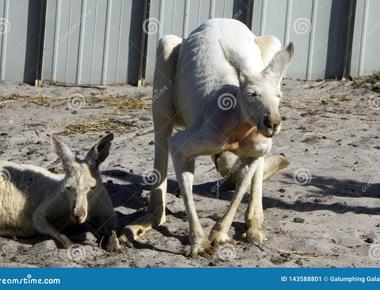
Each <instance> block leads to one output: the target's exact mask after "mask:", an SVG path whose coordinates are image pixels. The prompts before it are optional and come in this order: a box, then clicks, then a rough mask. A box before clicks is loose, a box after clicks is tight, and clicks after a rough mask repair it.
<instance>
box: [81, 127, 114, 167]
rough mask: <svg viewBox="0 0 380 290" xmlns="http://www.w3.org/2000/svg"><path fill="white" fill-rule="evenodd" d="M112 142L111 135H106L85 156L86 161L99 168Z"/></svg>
mask: <svg viewBox="0 0 380 290" xmlns="http://www.w3.org/2000/svg"><path fill="white" fill-rule="evenodd" d="M112 140H113V134H112V133H111V134H108V135H106V136H105V137H103V138H102V139H101V140H100V141H99V142H98V143H97V144H96V145H95V146H94V147H92V148H91V149H90V151H88V153H87V155H86V161H87V162H89V163H90V164H94V165H95V166H99V165H100V164H101V163H102V162H103V161H104V160H106V158H107V157H108V154H109V152H110V148H111V142H112Z"/></svg>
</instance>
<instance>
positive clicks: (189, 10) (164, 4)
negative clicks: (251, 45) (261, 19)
mask: <svg viewBox="0 0 380 290" xmlns="http://www.w3.org/2000/svg"><path fill="white" fill-rule="evenodd" d="M250 5H251V1H244V0H153V1H151V3H150V9H149V20H150V23H151V26H145V31H146V34H147V35H148V45H147V54H146V75H145V80H146V81H147V82H148V83H151V82H152V81H153V74H154V65H155V60H156V48H157V44H158V41H159V39H160V38H161V37H162V35H165V34H175V35H178V36H180V37H186V36H187V35H188V34H189V33H190V32H191V31H193V30H194V29H195V28H197V27H198V26H199V25H200V24H201V23H202V22H204V21H205V20H207V19H210V18H214V17H224V18H235V19H238V20H240V21H242V22H244V23H247V21H248V20H249V18H250V15H248V14H249V13H250V12H249V9H250Z"/></svg>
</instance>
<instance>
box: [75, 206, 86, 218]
mask: <svg viewBox="0 0 380 290" xmlns="http://www.w3.org/2000/svg"><path fill="white" fill-rule="evenodd" d="M85 215H86V211H85V209H84V208H83V207H81V208H79V209H75V210H74V216H75V217H76V218H78V219H80V218H83V217H84V216H85Z"/></svg>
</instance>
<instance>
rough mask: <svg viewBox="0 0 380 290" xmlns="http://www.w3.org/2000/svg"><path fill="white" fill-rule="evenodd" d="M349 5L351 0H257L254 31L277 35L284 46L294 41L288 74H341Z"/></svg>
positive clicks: (323, 76) (306, 75)
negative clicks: (294, 51)
mask: <svg viewBox="0 0 380 290" xmlns="http://www.w3.org/2000/svg"><path fill="white" fill-rule="evenodd" d="M348 8H349V1H347V0H255V2H254V9H253V21H252V30H253V32H254V33H255V34H256V35H264V34H272V35H275V36H277V37H278V38H279V39H280V40H281V41H282V43H283V45H286V44H287V43H288V42H289V41H293V42H294V45H295V48H296V53H295V55H294V59H293V61H292V65H291V66H289V69H288V72H287V76H288V77H295V78H301V79H319V78H321V79H322V78H325V77H326V78H333V77H336V76H337V77H341V76H342V75H343V71H344V67H345V65H346V62H345V48H346V33H347V26H348V20H349V17H350V15H349V14H350V13H349V9H348Z"/></svg>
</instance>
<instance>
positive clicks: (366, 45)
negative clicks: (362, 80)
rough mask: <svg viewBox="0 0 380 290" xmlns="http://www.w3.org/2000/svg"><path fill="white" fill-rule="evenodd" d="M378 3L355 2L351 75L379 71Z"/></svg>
mask: <svg viewBox="0 0 380 290" xmlns="http://www.w3.org/2000/svg"><path fill="white" fill-rule="evenodd" d="M379 50H380V1H378V0H357V2H356V11H355V26H354V34H353V42H352V55H351V75H352V76H359V75H366V74H369V73H373V72H375V71H378V70H380V52H379Z"/></svg>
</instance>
